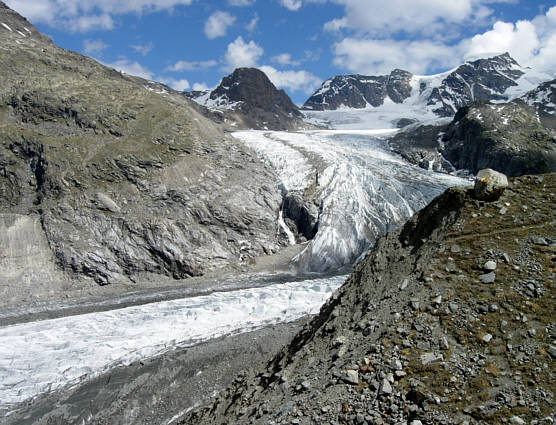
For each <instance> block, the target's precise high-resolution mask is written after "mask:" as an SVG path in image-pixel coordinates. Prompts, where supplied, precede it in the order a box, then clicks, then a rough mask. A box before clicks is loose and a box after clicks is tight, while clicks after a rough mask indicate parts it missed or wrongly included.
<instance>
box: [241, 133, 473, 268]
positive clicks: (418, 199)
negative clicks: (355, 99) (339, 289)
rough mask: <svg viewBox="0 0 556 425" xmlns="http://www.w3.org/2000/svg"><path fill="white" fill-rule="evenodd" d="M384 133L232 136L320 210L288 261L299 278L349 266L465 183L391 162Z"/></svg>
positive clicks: (393, 158)
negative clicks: (308, 194)
mask: <svg viewBox="0 0 556 425" xmlns="http://www.w3.org/2000/svg"><path fill="white" fill-rule="evenodd" d="M393 131H395V130H392V129H387V130H315V131H305V132H296V133H290V132H278V131H255V130H249V131H241V132H234V133H233V135H234V136H235V137H237V138H238V139H240V140H242V141H243V142H244V143H245V144H247V145H248V146H249V147H251V148H252V149H254V150H255V152H256V153H257V155H258V156H259V157H260V158H261V159H262V160H263V161H265V162H266V163H267V164H269V165H270V166H271V167H273V168H274V169H275V170H276V172H277V173H278V176H279V179H280V182H279V184H280V185H282V186H283V187H284V189H285V190H286V191H288V190H302V191H304V190H305V191H311V193H312V196H314V197H316V198H317V199H318V200H320V202H321V210H322V212H321V215H320V217H319V227H318V232H317V234H316V236H315V237H314V238H313V239H312V240H311V241H310V242H309V243H308V245H307V246H306V247H305V248H304V250H303V251H302V252H301V253H300V254H298V256H297V257H296V258H294V260H293V261H294V263H295V264H296V265H297V267H298V269H299V270H302V271H316V272H327V271H331V270H337V269H340V268H341V267H343V266H349V265H350V264H352V263H353V262H354V261H355V260H356V259H357V258H358V257H359V256H360V255H361V253H362V252H364V251H365V250H366V249H368V248H369V247H370V246H372V244H373V243H374V241H375V240H376V239H377V238H378V237H379V236H380V235H381V234H383V233H385V232H387V231H388V230H390V229H392V228H394V227H397V226H399V225H400V224H402V223H403V222H404V221H406V220H407V219H408V218H409V217H411V216H412V215H413V213H414V212H416V211H418V210H419V209H421V208H423V207H424V206H425V205H426V204H427V203H429V202H430V201H431V200H432V199H433V198H434V197H436V196H437V195H439V194H441V193H442V192H443V191H444V190H445V189H446V188H447V187H450V186H458V185H468V184H469V181H468V180H465V179H463V178H460V177H457V176H452V175H448V174H442V173H436V172H433V171H427V170H423V169H421V168H419V167H415V166H412V165H410V164H408V163H407V162H405V161H404V160H403V159H402V158H401V157H398V156H397V155H395V154H393V153H392V152H391V151H390V150H389V148H388V145H387V143H386V140H385V138H386V137H387V136H388V135H390V134H392V133H393Z"/></svg>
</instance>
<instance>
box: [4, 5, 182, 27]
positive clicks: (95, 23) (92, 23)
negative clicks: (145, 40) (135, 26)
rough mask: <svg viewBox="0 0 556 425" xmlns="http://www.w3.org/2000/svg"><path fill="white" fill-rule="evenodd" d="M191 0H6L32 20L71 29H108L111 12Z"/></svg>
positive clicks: (163, 7)
mask: <svg viewBox="0 0 556 425" xmlns="http://www.w3.org/2000/svg"><path fill="white" fill-rule="evenodd" d="M191 2H192V0H119V1H114V0H5V3H6V4H7V5H8V6H9V7H11V8H12V9H14V10H15V11H17V12H18V13H20V14H21V15H23V16H25V17H26V18H28V19H29V20H30V21H31V22H43V23H46V24H48V25H50V26H53V27H57V28H62V29H69V30H70V31H74V32H86V31H91V30H111V29H112V28H113V27H114V19H113V17H112V15H118V14H124V13H137V14H142V13H150V12H154V11H160V10H170V9H172V8H174V7H176V6H180V5H185V6H187V5H190V4H191Z"/></svg>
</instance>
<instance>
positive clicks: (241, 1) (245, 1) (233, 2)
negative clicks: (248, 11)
mask: <svg viewBox="0 0 556 425" xmlns="http://www.w3.org/2000/svg"><path fill="white" fill-rule="evenodd" d="M253 3H255V0H228V4H229V5H230V6H239V7H245V6H251V5H252V4H253Z"/></svg>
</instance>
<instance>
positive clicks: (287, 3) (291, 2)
mask: <svg viewBox="0 0 556 425" xmlns="http://www.w3.org/2000/svg"><path fill="white" fill-rule="evenodd" d="M280 4H281V5H282V6H284V7H285V8H286V9H289V10H292V11H297V10H299V9H300V8H301V6H302V2H301V0H280Z"/></svg>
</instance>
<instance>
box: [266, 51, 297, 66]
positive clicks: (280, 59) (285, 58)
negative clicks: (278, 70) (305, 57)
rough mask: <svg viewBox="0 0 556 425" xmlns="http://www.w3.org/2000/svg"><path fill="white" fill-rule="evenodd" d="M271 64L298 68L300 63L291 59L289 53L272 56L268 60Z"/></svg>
mask: <svg viewBox="0 0 556 425" xmlns="http://www.w3.org/2000/svg"><path fill="white" fill-rule="evenodd" d="M270 60H271V61H272V62H275V63H277V64H280V65H284V66H285V65H292V66H299V64H300V63H301V62H300V61H295V60H293V59H292V55H290V54H289V53H281V54H279V55H276V56H273V57H272V58H270Z"/></svg>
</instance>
